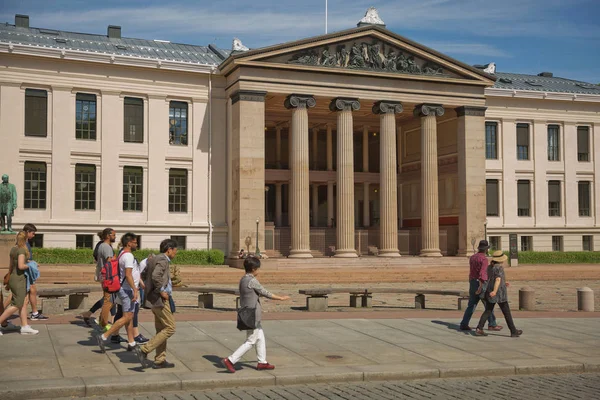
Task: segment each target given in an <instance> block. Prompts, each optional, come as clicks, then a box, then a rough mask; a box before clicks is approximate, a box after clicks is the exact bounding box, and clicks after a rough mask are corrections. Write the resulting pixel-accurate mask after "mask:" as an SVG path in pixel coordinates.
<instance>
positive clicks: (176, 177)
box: [169, 168, 187, 213]
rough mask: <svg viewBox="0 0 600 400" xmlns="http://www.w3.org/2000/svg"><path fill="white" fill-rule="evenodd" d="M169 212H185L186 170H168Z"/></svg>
mask: <svg viewBox="0 0 600 400" xmlns="http://www.w3.org/2000/svg"><path fill="white" fill-rule="evenodd" d="M169 212H183V213H185V212H187V170H185V169H175V168H171V169H170V170H169Z"/></svg>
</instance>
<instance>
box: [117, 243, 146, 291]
mask: <svg viewBox="0 0 600 400" xmlns="http://www.w3.org/2000/svg"><path fill="white" fill-rule="evenodd" d="M119 268H120V270H121V279H123V280H124V281H123V285H122V287H123V289H133V288H132V287H131V286H129V282H127V279H125V276H126V275H125V270H126V269H132V271H131V273H132V275H133V283H134V285H135V287H136V288H137V287H139V285H140V275H141V271H140V266H139V264H138V262H137V261H136V259H135V257H134V256H133V254H131V252H127V253H123V254H122V255H121V256H120V257H119Z"/></svg>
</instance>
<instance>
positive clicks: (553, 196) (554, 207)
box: [548, 181, 561, 217]
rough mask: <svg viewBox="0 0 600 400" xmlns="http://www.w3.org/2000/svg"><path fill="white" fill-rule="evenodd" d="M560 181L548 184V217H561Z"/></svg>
mask: <svg viewBox="0 0 600 400" xmlns="http://www.w3.org/2000/svg"><path fill="white" fill-rule="evenodd" d="M560 198H561V196H560V181H549V182H548V215H549V216H550V217H560Z"/></svg>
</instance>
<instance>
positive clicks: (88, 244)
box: [75, 235, 94, 249]
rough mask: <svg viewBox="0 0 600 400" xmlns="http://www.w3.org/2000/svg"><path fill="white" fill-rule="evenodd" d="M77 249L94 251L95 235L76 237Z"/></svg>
mask: <svg viewBox="0 0 600 400" xmlns="http://www.w3.org/2000/svg"><path fill="white" fill-rule="evenodd" d="M75 247H76V248H78V249H93V248H94V235H75Z"/></svg>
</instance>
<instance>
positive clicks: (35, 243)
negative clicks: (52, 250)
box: [29, 233, 44, 249]
mask: <svg viewBox="0 0 600 400" xmlns="http://www.w3.org/2000/svg"><path fill="white" fill-rule="evenodd" d="M29 244H30V245H31V247H34V248H38V249H41V248H42V247H44V234H43V233H36V234H35V236H34V237H33V239H31V240H29Z"/></svg>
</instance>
